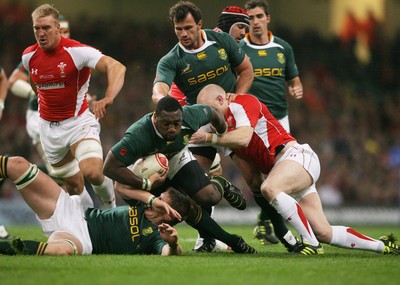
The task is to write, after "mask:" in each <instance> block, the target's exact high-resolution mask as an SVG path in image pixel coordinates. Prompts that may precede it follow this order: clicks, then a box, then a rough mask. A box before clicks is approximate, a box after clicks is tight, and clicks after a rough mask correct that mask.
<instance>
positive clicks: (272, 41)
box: [243, 33, 284, 49]
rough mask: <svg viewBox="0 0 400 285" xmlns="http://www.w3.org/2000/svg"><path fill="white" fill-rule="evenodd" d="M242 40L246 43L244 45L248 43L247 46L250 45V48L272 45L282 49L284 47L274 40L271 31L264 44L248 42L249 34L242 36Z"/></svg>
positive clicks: (269, 46)
mask: <svg viewBox="0 0 400 285" xmlns="http://www.w3.org/2000/svg"><path fill="white" fill-rule="evenodd" d="M243 40H244V42H245V43H246V45H248V46H249V47H251V48H253V49H266V48H273V47H279V48H283V49H284V47H283V46H281V45H280V44H277V43H276V42H275V37H274V35H273V34H272V33H270V34H269V42H268V43H267V44H265V45H255V44H252V43H251V42H250V39H249V34H247V35H246V36H245V37H244V39H243Z"/></svg>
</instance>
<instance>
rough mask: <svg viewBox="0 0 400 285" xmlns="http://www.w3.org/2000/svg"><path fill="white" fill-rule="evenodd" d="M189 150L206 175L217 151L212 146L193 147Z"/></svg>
mask: <svg viewBox="0 0 400 285" xmlns="http://www.w3.org/2000/svg"><path fill="white" fill-rule="evenodd" d="M189 150H190V151H191V152H192V153H193V155H194V156H195V157H196V159H197V160H198V161H199V163H200V165H201V166H202V167H203V169H204V171H205V172H207V173H208V172H209V171H210V168H211V165H212V162H213V161H214V159H215V155H216V154H217V150H216V149H215V148H214V147H212V146H193V147H189Z"/></svg>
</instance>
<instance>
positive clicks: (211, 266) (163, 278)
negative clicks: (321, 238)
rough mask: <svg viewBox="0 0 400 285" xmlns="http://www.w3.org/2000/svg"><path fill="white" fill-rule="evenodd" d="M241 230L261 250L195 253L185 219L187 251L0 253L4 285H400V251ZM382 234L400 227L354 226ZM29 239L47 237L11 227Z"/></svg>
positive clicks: (236, 230) (182, 239)
mask: <svg viewBox="0 0 400 285" xmlns="http://www.w3.org/2000/svg"><path fill="white" fill-rule="evenodd" d="M224 228H225V229H226V230H227V231H229V232H231V233H236V234H239V235H242V236H243V237H244V239H245V240H246V241H247V242H248V243H249V244H251V245H252V246H254V247H255V248H256V249H257V250H258V252H259V253H258V254H257V255H240V254H235V253H233V252H216V253H193V252H191V249H192V248H193V246H194V243H195V241H194V240H195V238H196V237H197V232H196V231H195V230H193V229H192V228H190V227H188V226H186V225H184V224H182V225H178V226H177V229H178V231H179V234H180V243H181V244H182V246H183V248H184V251H185V253H184V255H183V256H173V257H162V256H140V255H136V256H117V255H115V256H113V255H97V256H95V255H91V256H62V257H55V256H0V280H1V284H2V285H9V284H13V285H14V284H15V285H20V284H21V285H30V284H34V285H36V284H52V285H53V284H54V285H55V284H68V285H71V284H85V285H89V284H96V285H101V284H117V282H118V284H122V283H127V284H132V283H133V284H137V283H141V284H149V283H156V284H174V285H177V284H189V285H197V284H207V285H212V284H218V285H224V284H229V285H233V284H245V285H250V284H276V285H278V284H296V285H303V284H307V285H310V284H311V285H312V284H318V285H324V284H351V285H355V284H363V285H365V284H371V285H372V284H373V285H376V284H385V285H386V284H398V282H399V281H398V280H400V273H398V272H399V270H398V268H397V267H396V265H397V264H399V257H398V256H383V255H381V254H377V253H374V252H364V251H358V250H347V249H341V248H336V247H332V246H329V245H324V248H325V255H322V256H300V255H291V254H288V253H287V252H286V250H285V248H284V247H283V246H282V245H267V246H262V245H260V244H259V243H258V241H257V240H255V239H253V235H252V227H251V226H225V227H224ZM354 229H356V230H358V231H361V232H363V233H365V234H367V235H369V236H371V237H374V238H378V237H379V236H381V235H383V234H388V233H390V232H393V233H394V234H395V235H396V236H397V237H400V229H399V228H398V227H356V226H355V227H354ZM8 230H9V232H10V233H11V234H13V235H18V236H21V237H22V238H24V239H36V240H45V237H44V236H43V235H42V234H41V232H40V229H39V227H37V226H34V227H8Z"/></svg>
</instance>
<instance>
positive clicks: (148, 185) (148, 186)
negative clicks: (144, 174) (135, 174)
mask: <svg viewBox="0 0 400 285" xmlns="http://www.w3.org/2000/svg"><path fill="white" fill-rule="evenodd" d="M142 189H143V190H146V191H150V190H151V181H150V180H149V179H146V178H143V182H142Z"/></svg>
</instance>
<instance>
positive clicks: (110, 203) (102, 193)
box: [92, 176, 117, 209]
mask: <svg viewBox="0 0 400 285" xmlns="http://www.w3.org/2000/svg"><path fill="white" fill-rule="evenodd" d="M92 187H93V191H94V192H95V193H96V194H97V196H99V198H100V200H101V201H102V202H103V204H104V206H105V207H106V208H107V209H111V208H115V207H116V206H117V205H116V202H115V192H114V185H113V182H112V180H111V179H110V178H108V177H107V176H104V181H103V183H102V184H101V185H98V186H95V185H93V184H92Z"/></svg>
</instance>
